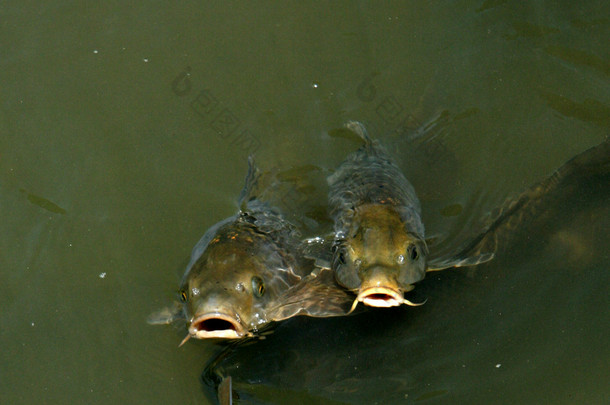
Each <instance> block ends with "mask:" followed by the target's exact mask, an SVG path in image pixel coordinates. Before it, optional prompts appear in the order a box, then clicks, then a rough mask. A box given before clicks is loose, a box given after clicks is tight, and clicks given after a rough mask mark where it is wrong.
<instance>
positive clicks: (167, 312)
mask: <svg viewBox="0 0 610 405" xmlns="http://www.w3.org/2000/svg"><path fill="white" fill-rule="evenodd" d="M178 319H184V315H183V312H182V304H181V303H180V302H178V301H174V303H173V304H172V306H169V307H165V308H163V309H161V310H159V311H156V312H153V313H152V314H150V315H148V318H147V320H146V322H148V324H149V325H167V324H170V323H172V322H174V321H176V320H178Z"/></svg>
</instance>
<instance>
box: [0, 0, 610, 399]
mask: <svg viewBox="0 0 610 405" xmlns="http://www.w3.org/2000/svg"><path fill="white" fill-rule="evenodd" d="M608 7H609V3H608V2H601V1H597V0H590V1H579V2H573V1H567V0H566V1H559V2H553V3H552V4H551V3H549V2H542V1H529V2H522V3H516V2H509V1H503V0H472V1H465V2H455V1H443V0H439V1H434V2H411V3H410V4H408V5H405V4H404V3H396V4H394V3H384V4H379V3H373V2H358V3H357V4H355V3H354V2H342V1H337V2H333V3H332V5H329V4H326V3H324V4H320V5H314V4H309V3H307V4H306V3H303V4H301V3H294V4H286V5H284V6H283V7H279V8H274V7H271V6H269V7H262V6H261V5H260V4H250V3H247V2H242V3H241V4H240V7H229V6H226V5H225V4H224V3H217V4H216V3H215V4H207V3H206V4H203V3H201V2H192V3H184V4H182V3H181V4H179V5H176V4H168V5H163V4H156V5H155V6H154V7H153V6H151V5H150V4H149V2H139V1H137V0H136V1H132V2H129V3H118V2H107V3H104V4H100V5H99V6H98V7H96V8H95V9H93V8H86V7H82V6H78V5H76V4H74V3H72V2H70V3H65V2H64V3H44V4H43V3H42V2H30V3H27V4H25V3H23V2H16V1H12V0H7V1H4V2H3V4H2V7H1V9H2V19H1V23H0V24H1V26H2V36H1V37H0V44H1V45H2V46H0V88H2V99H1V100H0V223H1V224H2V227H1V229H2V232H0V269H1V271H0V309H1V310H0V324H1V325H2V328H0V346H2V348H3V350H2V351H1V352H0V398H2V401H3V403H16V404H30V403H41V402H42V403H49V404H56V403H57V404H59V403H66V402H74V401H75V398H76V401H77V402H83V403H91V404H96V403H99V404H108V403H113V402H117V403H118V402H120V403H151V404H152V403H180V404H195V403H201V402H202V401H205V402H208V399H209V398H208V399H206V398H205V397H204V396H203V394H202V392H201V383H200V381H199V380H198V378H197V377H198V376H199V375H200V374H201V372H202V370H203V368H204V365H205V364H206V362H207V361H209V360H210V358H211V357H213V355H214V354H215V353H216V352H217V351H219V350H220V348H219V347H218V346H216V345H212V344H209V343H207V342H189V344H187V345H185V346H183V347H182V348H180V349H178V348H177V345H178V343H179V342H180V340H181V339H182V338H183V337H184V331H183V330H180V329H176V330H173V329H171V328H167V329H162V328H157V329H155V328H154V327H149V326H147V325H146V323H145V320H146V317H147V315H148V314H149V313H150V312H152V311H154V310H155V309H158V308H160V307H162V306H163V305H166V303H167V302H171V301H172V299H173V298H174V295H175V293H176V289H177V287H178V285H179V281H180V277H181V275H182V272H183V269H184V266H185V265H186V262H188V257H189V253H190V250H191V247H192V246H193V245H194V244H195V243H196V241H197V240H198V239H199V237H200V236H201V234H202V233H203V232H204V230H205V229H207V228H208V227H209V226H211V225H212V224H214V223H216V222H218V221H219V220H221V219H222V218H225V217H228V216H230V215H232V214H233V213H234V212H235V211H236V205H235V201H236V196H237V195H238V193H239V190H240V188H241V184H242V181H243V173H244V172H245V170H246V165H247V164H246V155H247V152H248V150H255V151H256V159H257V162H259V163H260V164H261V166H263V168H266V169H268V168H273V167H277V168H279V170H281V171H285V172H286V173H287V174H286V176H288V177H290V176H294V172H291V170H292V169H294V168H300V167H304V168H309V169H307V170H309V171H308V172H307V173H309V174H308V176H310V177H311V178H312V179H314V180H315V181H316V182H315V187H313V188H311V187H309V188H308V187H307V186H306V184H304V185H302V184H301V183H299V182H298V179H295V183H294V185H295V187H300V189H299V190H300V191H301V192H300V194H299V195H298V196H297V197H298V198H296V199H295V198H292V197H293V196H292V195H290V196H289V197H290V198H288V197H287V198H288V199H287V201H288V202H289V204H288V205H290V204H292V206H293V207H297V208H298V207H301V206H302V205H303V204H302V201H306V202H307V204H306V206H307V207H308V208H310V210H309V211H308V212H307V213H306V214H305V217H303V216H302V215H303V214H302V212H300V211H298V209H297V211H298V212H296V213H292V212H291V213H289V214H290V215H291V219H293V218H298V217H299V216H301V218H304V219H303V221H302V225H303V226H304V227H311V226H316V225H319V224H322V228H324V227H326V228H327V229H330V227H331V224H329V223H327V222H324V221H325V218H327V215H326V212H325V206H324V204H325V200H326V194H325V192H326V191H325V187H326V186H325V184H324V181H322V180H323V179H324V178H325V176H326V175H327V174H328V173H330V172H332V170H334V168H335V167H337V164H338V163H339V162H341V161H342V160H343V159H344V158H345V156H346V155H347V154H348V153H350V152H351V151H353V150H354V146H355V145H353V144H352V143H350V142H349V141H347V140H345V139H341V138H335V137H331V136H329V135H328V131H330V130H332V129H333V128H340V127H341V126H342V125H343V123H344V122H346V121H348V120H359V121H363V122H364V123H365V124H366V125H367V127H368V128H369V130H370V132H371V134H372V135H373V136H375V137H376V138H379V139H380V140H381V142H382V143H384V144H386V145H389V146H390V147H391V148H392V150H393V151H394V152H395V153H396V156H395V157H396V158H397V160H398V162H399V164H400V166H401V169H402V170H404V172H405V173H406V174H407V177H408V178H409V181H410V182H411V183H412V184H413V185H414V187H415V189H416V191H417V193H418V195H419V197H420V199H421V202H422V209H423V218H424V224H425V225H426V228H427V234H428V235H430V236H433V237H435V238H436V240H437V241H439V243H440V241H442V240H457V238H459V236H460V235H462V234H463V233H464V232H466V233H467V231H468V230H470V228H471V227H472V226H473V225H474V224H476V222H474V221H475V220H477V219H478V218H480V217H481V216H483V215H485V213H487V212H489V210H491V209H492V208H494V207H497V206H499V205H500V204H501V203H502V202H503V201H504V200H505V199H506V197H508V196H510V195H515V194H516V193H518V192H520V191H522V190H524V189H525V188H526V187H527V186H529V185H531V184H533V183H534V182H535V181H537V180H539V179H541V178H543V177H545V176H546V175H548V174H549V173H551V172H552V171H553V170H554V169H555V168H557V167H559V166H560V165H561V164H562V163H563V162H565V161H566V160H567V159H569V158H570V157H572V156H574V155H576V154H578V153H579V152H581V151H583V150H585V149H587V148H588V147H590V146H592V145H595V144H598V143H599V142H601V140H602V139H603V138H604V137H605V136H607V134H608V129H609V125H610V124H609V122H608V116H609V114H608V106H610V98H609V96H610V87H609V83H608V66H609V64H610V62H609V61H610V57H609V55H608V46H607V38H608V28H609V27H610V20H609V19H608V18H607V17H606V16H607V15H609V11H610V10H608ZM133 21H145V22H146V24H137V25H134V24H133ZM187 68H190V71H189V72H187V73H190V76H188V77H189V80H190V84H191V87H190V89H191V90H190V93H188V94H187V93H185V91H186V89H187V87H175V88H174V87H173V86H172V85H173V82H174V80H175V79H176V78H177V77H178V76H179V75H181V73H182V72H184V71H185V69H187ZM178 84H181V83H178ZM182 84H183V83H182ZM202 92H203V93H202ZM202 94H203V95H204V96H211V98H210V97H208V98H210V99H211V100H212V101H213V100H214V99H215V100H216V101H217V104H213V105H214V106H215V108H214V109H210V110H205V109H203V108H202V105H203V106H208V107H211V106H212V105H210V104H204V103H203V101H205V99H203V98H201V97H202ZM198 97H199V98H198ZM196 100H198V101H199V104H196V105H195V108H196V110H194V109H193V106H192V104H193V102H194V101H196ZM208 101H209V100H208ZM206 111H208V112H209V113H210V114H213V116H209V115H205V112H206ZM202 113H203V116H202ZM221 113H222V114H221ZM439 116H440V117H442V119H443V120H444V121H442V125H439V126H438V127H437V128H438V129H439V130H440V131H439V132H438V136H437V137H435V138H434V139H432V140H431V139H427V138H425V137H424V138H417V137H416V138H415V139H412V138H408V136H407V135H408V134H410V133H411V132H410V131H412V130H414V129H416V128H417V127H418V125H422V124H426V123H429V122H431V121H434V120H435V118H436V117H439ZM219 117H223V119H222V121H217V120H216V119H217V118H219ZM434 122H436V121H434ZM213 123H215V124H218V125H215V124H213ZM221 123H222V125H224V126H220V124H221ZM405 129H407V131H405ZM229 131H231V132H229ZM405 140H407V141H406V142H405ZM409 141H412V142H413V143H411V144H410V143H409ZM431 141H433V142H431ZM415 144H417V147H410V146H413V145H415ZM431 146H434V147H431ZM422 148H423V149H422ZM299 170H300V169H297V172H299ZM299 173H300V172H299ZM301 186H302V187H301ZM20 190H24V191H20ZM300 196H306V197H303V198H301V197H300ZM583 198H585V196H584V195H583ZM585 199H586V198H585ZM593 201H599V199H596V198H593ZM570 210H571V211H570ZM607 217H608V212H607V207H604V206H603V204H600V206H599V207H595V206H593V205H591V206H590V207H588V206H586V205H584V202H581V201H576V200H575V201H571V202H570V205H569V206H567V207H566V209H565V211H562V212H560V213H558V214H557V216H556V217H555V218H557V219H556V220H555V221H553V220H550V219H545V218H540V222H539V224H540V226H539V227H538V228H535V229H529V230H527V231H523V232H524V233H522V234H519V235H516V236H515V241H513V242H512V244H511V248H510V250H509V251H508V252H506V253H504V255H503V256H502V257H499V258H498V260H496V261H494V262H492V263H490V264H489V265H486V266H485V267H482V268H480V269H476V271H474V272H468V271H465V272H464V271H462V272H460V271H455V272H454V271H450V272H444V273H439V274H431V277H428V278H426V280H425V281H424V283H422V285H421V286H420V288H418V289H416V294H419V295H421V297H419V296H418V297H413V299H417V298H422V299H424V298H426V297H427V298H428V302H427V304H426V305H424V306H423V307H420V308H416V309H413V308H408V309H400V310H396V311H392V310H390V311H387V312H383V314H377V313H363V314H360V315H355V316H353V317H349V318H346V319H335V320H318V321H316V320H310V319H298V320H297V319H295V320H291V321H290V322H288V323H286V324H282V325H280V326H279V327H278V328H277V330H276V332H275V333H274V334H272V335H271V336H270V337H269V338H268V339H266V340H264V341H261V342H257V344H256V345H252V346H250V347H249V348H246V347H244V348H243V349H240V350H239V351H238V352H235V353H234V354H233V355H232V356H230V357H228V358H226V359H225V361H224V362H223V363H222V364H221V365H220V368H219V371H220V372H223V373H224V372H231V373H232V374H234V375H235V381H234V383H235V384H234V387H235V389H236V391H237V392H238V393H240V395H242V397H244V398H252V399H253V401H254V398H256V400H257V401H259V402H265V401H268V402H269V401H271V402H273V401H276V402H289V398H294V396H295V395H298V398H301V399H305V398H308V400H310V402H312V403H315V402H316V401H317V402H318V403H320V402H324V403H327V402H326V399H328V398H331V399H334V400H336V401H344V400H347V401H351V400H352V398H355V397H356V394H358V395H360V394H361V397H360V396H359V397H357V399H354V402H358V401H361V402H367V400H370V401H369V402H370V403H374V402H375V401H377V400H378V398H380V397H378V395H386V394H385V393H382V394H380V393H379V391H380V388H381V387H385V388H387V390H386V391H387V397H386V398H390V399H397V400H398V399H400V400H403V401H404V399H405V395H408V396H407V397H406V398H407V400H410V401H414V402H415V401H416V400H418V401H417V402H422V403H435V402H437V403H454V402H470V401H472V400H477V401H479V402H480V401H484V400H488V401H491V400H494V401H495V402H497V401H496V400H498V399H503V398H506V399H505V402H511V401H512V402H530V403H532V402H533V403H541V402H555V403H562V402H564V403H570V402H576V403H578V402H580V403H583V402H584V403H595V402H601V401H600V400H599V399H600V398H602V394H604V391H606V394H607V388H604V387H606V385H607V384H606V380H607V375H608V374H610V373H609V372H608V364H610V361H609V360H608V359H610V354H609V353H608V349H607V345H605V344H604V339H603V337H604V336H607V335H608V330H607V329H605V328H607V327H605V325H608V324H610V322H607V310H606V308H608V301H607V300H608V298H607V297H608V294H607V287H606V286H607V285H608V280H607V276H606V273H607V271H606V270H607V259H608V258H607V253H606V250H607V249H606V246H607V245H608V240H607V236H606V234H607V233H608V232H607V231H602V230H601V229H604V228H602V227H605V228H606V229H607V226H608V223H607V219H606V220H604V218H607ZM564 224H565V226H563V225H564ZM299 225H301V224H299ZM560 225H561V227H558V226H560ZM437 247H438V248H439V249H441V248H442V245H437ZM450 248H451V247H448V248H447V250H451V249H450ZM101 275H104V276H103V277H101ZM299 331H301V332H299ZM356 338H361V339H360V340H357V339H356ZM246 349H247V350H246ZM257 351H258V353H259V354H260V356H259V357H257V355H256V352H257ZM256 361H258V363H255V362H256ZM380 362H382V365H383V366H384V368H383V369H380V367H381V365H380ZM240 364H242V365H243V367H246V366H248V367H246V369H244V368H243V367H241V366H240V368H239V369H236V367H237V366H238V365H240ZM498 365H499V366H498ZM496 366H497V367H496ZM290 367H294V369H290ZM356 367H357V369H356ZM299 368H302V369H299ZM259 371H262V372H260V373H259ZM299 373H300V374H299ZM316 373H318V374H316ZM288 386H290V387H293V388H292V389H293V391H298V393H296V394H295V393H293V392H288V391H286V388H285V387H288ZM354 390H356V392H354ZM276 395H278V396H276ZM280 395H283V396H280ZM606 397H607V395H606ZM316 398H320V399H316ZM360 398H362V399H360ZM242 402H243V401H242Z"/></svg>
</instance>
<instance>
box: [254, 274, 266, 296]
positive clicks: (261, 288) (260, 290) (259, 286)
mask: <svg viewBox="0 0 610 405" xmlns="http://www.w3.org/2000/svg"><path fill="white" fill-rule="evenodd" d="M252 292H253V294H254V296H255V297H257V298H260V297H262V296H263V295H264V294H265V283H263V280H262V279H261V278H260V277H257V276H254V277H252Z"/></svg>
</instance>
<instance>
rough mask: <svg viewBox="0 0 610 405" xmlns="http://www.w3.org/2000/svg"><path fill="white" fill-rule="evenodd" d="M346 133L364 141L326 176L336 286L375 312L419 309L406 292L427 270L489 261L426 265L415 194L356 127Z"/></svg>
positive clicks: (350, 125) (361, 128)
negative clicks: (407, 307) (403, 307)
mask: <svg viewBox="0 0 610 405" xmlns="http://www.w3.org/2000/svg"><path fill="white" fill-rule="evenodd" d="M346 128H347V129H349V130H351V131H353V132H354V133H355V134H357V135H358V136H359V137H360V138H362V139H363V140H364V145H363V146H362V147H360V149H358V150H357V151H356V152H354V153H352V154H351V155H349V156H348V157H347V158H346V159H345V160H344V161H343V162H342V163H341V164H340V165H339V167H338V168H337V170H336V171H335V172H334V173H333V174H332V175H330V176H329V177H328V179H327V180H328V185H329V209H330V214H331V216H332V218H333V220H334V224H335V225H334V243H333V247H332V249H333V252H332V259H331V267H332V270H333V271H334V274H335V277H336V280H337V282H338V283H339V284H340V285H342V286H343V287H345V288H346V289H348V290H350V291H354V292H356V294H357V297H356V300H355V301H354V302H353V306H352V309H353V308H355V307H356V305H357V304H358V302H362V303H364V304H365V305H369V306H373V307H392V306H398V305H401V304H407V305H421V304H417V303H413V302H411V301H409V300H407V299H405V298H404V293H405V292H407V291H410V290H412V289H413V287H414V286H413V284H415V283H417V282H418V281H421V280H422V279H423V278H424V277H425V274H426V271H431V270H441V269H443V268H449V267H456V266H466V265H474V264H478V263H483V262H485V261H488V260H491V259H492V258H493V253H487V252H484V253H482V254H480V255H478V256H475V257H468V258H465V259H464V258H455V259H448V260H442V261H438V262H435V261H430V260H428V246H427V244H426V240H425V236H424V225H423V223H422V219H421V207H420V203H419V199H418V198H417V195H416V194H415V190H414V189H413V186H412V185H411V183H409V181H408V180H407V179H406V178H405V176H404V175H403V174H402V172H401V171H400V169H399V168H398V167H397V166H396V164H395V163H394V162H393V161H392V159H391V158H390V157H389V155H388V153H387V152H386V150H385V148H383V146H381V145H380V144H379V142H378V141H377V140H373V139H371V138H370V137H369V136H368V134H367V132H366V129H365V128H364V126H363V125H362V124H361V123H359V122H355V121H352V122H349V123H347V124H346Z"/></svg>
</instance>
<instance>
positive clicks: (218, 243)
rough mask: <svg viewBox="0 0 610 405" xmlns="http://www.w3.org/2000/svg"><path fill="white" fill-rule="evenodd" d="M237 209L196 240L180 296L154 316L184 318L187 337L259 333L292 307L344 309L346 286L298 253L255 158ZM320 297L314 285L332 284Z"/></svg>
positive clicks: (310, 311) (299, 310) (155, 319)
mask: <svg viewBox="0 0 610 405" xmlns="http://www.w3.org/2000/svg"><path fill="white" fill-rule="evenodd" d="M249 163H250V170H249V172H248V176H247V178H246V185H245V187H244V190H243V191H242V195H241V198H240V207H241V208H240V210H239V212H238V213H237V214H236V215H234V216H232V217H229V218H226V219H224V220H222V221H220V222H219V223H217V224H216V225H214V226H212V227H211V228H210V229H209V230H208V231H207V232H206V233H205V234H204V235H203V237H202V238H201V240H200V241H199V242H198V243H197V244H196V245H195V247H194V248H193V251H192V254H191V260H190V262H189V264H188V265H187V269H186V272H185V274H184V276H183V278H182V282H181V286H180V298H181V301H182V303H181V304H175V305H174V307H173V309H166V310H162V311H160V312H159V313H157V314H154V315H153V316H152V317H151V318H150V319H149V322H150V323H153V324H156V323H169V322H171V321H173V320H174V319H176V318H184V320H186V323H187V327H188V335H187V337H186V339H185V341H186V340H187V339H188V338H190V337H194V338H199V339H205V338H223V339H239V338H243V337H250V336H254V335H255V334H256V333H257V332H258V331H259V330H260V329H261V328H262V327H264V326H265V325H267V324H269V323H270V322H272V321H279V320H282V319H286V318H288V317H291V316H294V315H300V314H302V315H310V316H321V317H324V316H333V315H341V314H345V313H346V312H347V310H346V305H345V303H346V302H347V299H346V298H345V295H344V293H343V291H341V290H340V289H339V288H333V284H332V283H334V280H332V278H330V281H329V277H328V276H327V275H326V274H324V272H323V271H315V272H314V271H313V270H314V269H315V267H314V266H313V262H312V261H311V260H309V259H306V258H305V257H304V256H303V255H302V253H301V246H302V244H301V240H300V238H299V236H300V235H299V232H298V231H297V230H296V228H295V227H294V226H293V225H292V224H291V223H290V222H288V221H287V220H286V219H285V218H284V217H283V216H282V215H281V213H280V212H279V211H278V210H277V209H275V208H273V207H272V206H271V205H270V204H269V203H267V202H264V201H261V200H259V199H258V198H257V194H258V193H259V192H262V190H261V189H260V187H259V185H260V183H259V180H260V175H259V173H258V170H257V169H256V168H255V167H254V164H253V162H252V161H251V160H250V161H249ZM329 289H330V291H329V292H330V293H329V294H327V295H326V297H325V298H324V299H323V300H320V299H316V298H315V297H316V296H318V295H319V294H317V293H316V291H328V290H329Z"/></svg>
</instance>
